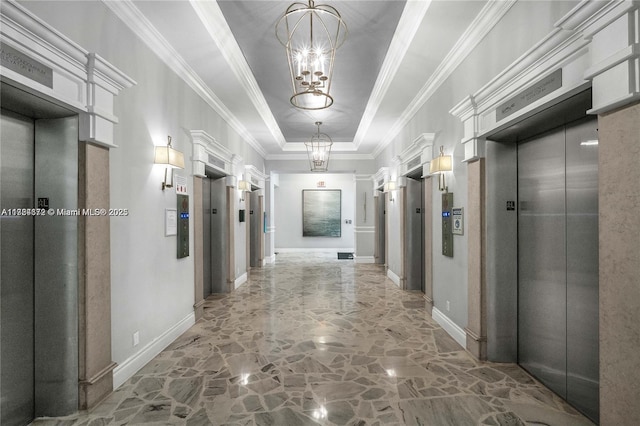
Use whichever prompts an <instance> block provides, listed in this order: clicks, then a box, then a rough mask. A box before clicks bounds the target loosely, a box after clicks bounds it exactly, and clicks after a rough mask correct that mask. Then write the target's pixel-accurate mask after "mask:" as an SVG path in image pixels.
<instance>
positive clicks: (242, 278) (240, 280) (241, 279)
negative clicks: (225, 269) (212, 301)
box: [233, 272, 247, 289]
mask: <svg viewBox="0 0 640 426" xmlns="http://www.w3.org/2000/svg"><path fill="white" fill-rule="evenodd" d="M246 282H247V273H246V272H245V273H244V274H242V275H240V276H239V277H238V278H236V280H235V281H234V282H233V288H234V289H237V288H238V287H240V286H241V285H242V284H244V283H246Z"/></svg>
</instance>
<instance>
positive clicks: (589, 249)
mask: <svg viewBox="0 0 640 426" xmlns="http://www.w3.org/2000/svg"><path fill="white" fill-rule="evenodd" d="M593 141H597V131H596V121H595V120H594V119H592V118H589V119H584V120H580V121H578V122H574V123H570V124H568V125H566V126H564V127H561V128H558V129H555V130H552V131H550V132H547V133H545V134H543V135H541V136H538V137H535V138H534V139H531V140H529V141H525V142H522V143H520V144H519V145H518V199H519V210H518V362H519V363H520V365H522V366H523V367H524V368H525V369H527V370H528V371H529V372H531V373H532V374H533V375H534V376H536V377H537V378H538V379H540V380H541V381H542V382H543V383H544V384H545V385H546V386H548V387H549V388H550V389H552V390H553V391H554V392H556V393H557V394H559V395H560V396H562V397H563V398H565V399H566V400H567V401H568V402H570V403H571V404H573V405H574V406H575V407H576V408H578V409H579V410H580V411H582V412H583V413H584V414H586V415H587V416H589V417H590V418H591V419H593V420H595V421H597V419H598V244H597V242H598V210H597V204H598V197H597V195H598V194H597V179H598V175H597V145H593V143H594V142H593Z"/></svg>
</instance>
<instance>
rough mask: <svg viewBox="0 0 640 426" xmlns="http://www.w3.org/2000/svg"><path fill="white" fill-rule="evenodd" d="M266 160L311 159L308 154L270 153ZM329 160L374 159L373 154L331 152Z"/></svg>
mask: <svg viewBox="0 0 640 426" xmlns="http://www.w3.org/2000/svg"><path fill="white" fill-rule="evenodd" d="M265 160H305V161H309V157H308V156H307V154H268V155H267V156H266V157H265ZM329 160H330V161H331V160H374V158H373V155H371V154H355V153H354V154H348V153H344V154H335V153H333V152H332V153H331V155H330V156H329Z"/></svg>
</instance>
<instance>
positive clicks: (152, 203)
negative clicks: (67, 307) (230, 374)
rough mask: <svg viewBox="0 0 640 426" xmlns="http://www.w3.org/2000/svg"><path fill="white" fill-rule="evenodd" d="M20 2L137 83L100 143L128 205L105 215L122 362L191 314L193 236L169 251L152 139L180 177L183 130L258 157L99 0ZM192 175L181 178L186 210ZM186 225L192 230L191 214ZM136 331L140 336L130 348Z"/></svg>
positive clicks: (259, 162)
mask: <svg viewBox="0 0 640 426" xmlns="http://www.w3.org/2000/svg"><path fill="white" fill-rule="evenodd" d="M21 4H22V5H23V6H24V7H26V8H27V9H29V10H30V11H32V12H33V13H35V14H36V15H37V16H39V17H40V18H42V19H44V20H45V21H46V22H47V23H49V24H50V25H52V26H53V27H54V28H56V29H57V30H58V31H60V32H61V33H62V34H64V35H65V36H67V37H69V38H71V39H72V40H73V41H75V42H76V43H78V44H79V45H80V46H82V47H83V48H84V49H86V50H88V51H91V52H96V53H97V54H99V55H100V56H102V57H104V58H105V59H106V60H107V61H109V62H110V63H112V64H113V65H114V66H116V67H117V68H119V69H120V70H122V71H123V72H124V73H126V74H127V75H129V76H130V77H131V78H133V79H134V80H135V81H136V82H137V84H136V85H135V86H134V87H132V88H131V89H127V90H125V91H123V92H122V93H121V94H120V96H118V97H117V98H116V99H115V105H114V109H115V115H116V116H117V117H119V119H120V122H119V124H117V125H116V126H115V133H114V139H115V142H116V144H117V145H119V148H117V149H112V150H111V151H110V164H111V169H110V185H111V207H112V208H126V209H128V210H129V215H128V216H126V217H113V218H112V219H111V296H112V305H111V306H112V338H113V347H112V354H113V360H114V361H115V362H117V363H118V364H120V365H122V364H123V363H124V362H125V361H127V360H128V359H132V358H133V357H134V356H135V355H136V354H138V353H139V352H140V351H141V350H142V349H143V348H145V346H147V345H148V344H150V343H152V342H154V341H155V340H156V339H158V338H159V337H160V336H162V335H163V334H165V333H167V332H168V331H169V330H171V329H172V328H173V327H174V326H176V324H179V323H180V322H181V321H183V320H185V319H186V318H188V317H189V316H190V315H192V314H193V300H194V261H193V253H194V247H193V238H192V239H191V244H190V249H189V251H190V253H191V255H190V256H189V257H187V258H184V259H176V240H175V238H176V237H175V236H171V237H165V235H164V212H165V208H175V205H176V195H175V191H174V190H170V189H168V190H166V191H164V192H163V191H162V190H161V189H160V183H161V182H162V180H163V178H164V168H162V167H161V166H154V165H153V149H154V145H161V144H166V141H167V135H171V136H172V137H173V147H174V148H176V149H178V150H180V151H182V152H183V153H184V154H185V160H186V161H185V163H186V164H185V169H184V170H177V171H176V174H178V175H181V176H185V177H190V176H191V173H192V171H191V162H190V161H189V159H190V157H191V152H192V148H191V143H190V134H189V131H190V130H204V131H206V132H207V133H209V134H210V135H211V136H213V137H214V138H215V139H216V140H217V141H218V142H219V143H221V144H222V145H224V146H225V147H227V148H228V149H229V150H230V151H231V152H233V153H234V154H237V155H239V156H240V157H242V158H243V160H244V162H245V163H246V164H252V165H254V166H255V167H256V168H258V169H262V168H263V167H264V160H263V159H262V158H261V157H260V155H258V154H257V153H256V152H255V151H254V150H253V149H252V148H251V147H250V146H249V145H248V144H246V143H245V142H244V141H243V140H242V139H241V137H240V136H239V135H238V134H237V133H236V132H235V131H234V130H233V129H232V128H230V127H229V126H228V125H227V124H226V122H225V121H224V120H223V119H222V118H221V117H220V116H219V115H218V114H217V113H215V112H214V111H213V110H212V109H211V108H210V107H209V105H208V104H206V103H205V102H204V101H203V100H202V99H201V98H200V97H198V96H197V95H196V94H195V93H194V92H193V91H192V90H191V88H190V87H189V86H187V84H186V83H185V82H184V81H183V80H182V79H181V78H180V77H179V76H177V75H176V74H175V73H174V72H173V71H171V70H170V69H169V68H168V67H167V66H165V64H164V63H163V62H162V61H161V60H160V59H159V58H158V57H157V56H156V55H155V54H154V53H153V52H152V51H151V50H150V49H149V48H148V47H147V46H146V45H145V44H144V43H143V42H142V41H141V40H139V39H138V38H137V37H136V36H135V35H134V34H133V33H132V32H131V31H130V30H129V29H128V27H127V26H126V25H125V24H123V23H122V22H121V21H120V20H119V19H118V18H117V17H116V16H115V15H113V14H112V13H111V12H110V11H109V10H108V9H107V8H106V6H105V5H104V4H103V3H102V2H97V1H86V2H85V1H83V2H77V1H71V2H64V1H60V2H58V1H56V2H55V7H52V5H51V2H44V1H27V2H21ZM192 182H193V180H192V179H190V178H189V179H188V184H189V194H190V203H191V206H190V210H191V211H193V188H192V187H191V186H192V185H193V183H192ZM190 226H191V229H190V233H191V235H193V221H191V224H190ZM236 247H238V254H237V256H240V260H238V259H237V260H238V261H241V262H245V260H244V258H245V254H244V253H246V250H245V240H244V239H238V240H237V241H236ZM136 331H138V332H139V335H140V343H139V345H137V346H135V347H134V346H133V339H132V335H133V333H135V332H136Z"/></svg>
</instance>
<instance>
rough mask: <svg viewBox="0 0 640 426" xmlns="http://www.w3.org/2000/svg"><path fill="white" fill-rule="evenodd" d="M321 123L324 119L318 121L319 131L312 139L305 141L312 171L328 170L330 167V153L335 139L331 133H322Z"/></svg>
mask: <svg viewBox="0 0 640 426" xmlns="http://www.w3.org/2000/svg"><path fill="white" fill-rule="evenodd" d="M321 124H322V121H316V126H318V132H317V133H316V134H315V135H313V136H311V141H309V142H305V143H304V145H305V146H306V148H307V155H308V156H309V166H310V167H311V171H312V172H326V171H327V169H328V167H329V154H331V145H333V141H332V140H331V138H330V137H329V135H327V134H325V133H320V125H321Z"/></svg>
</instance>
